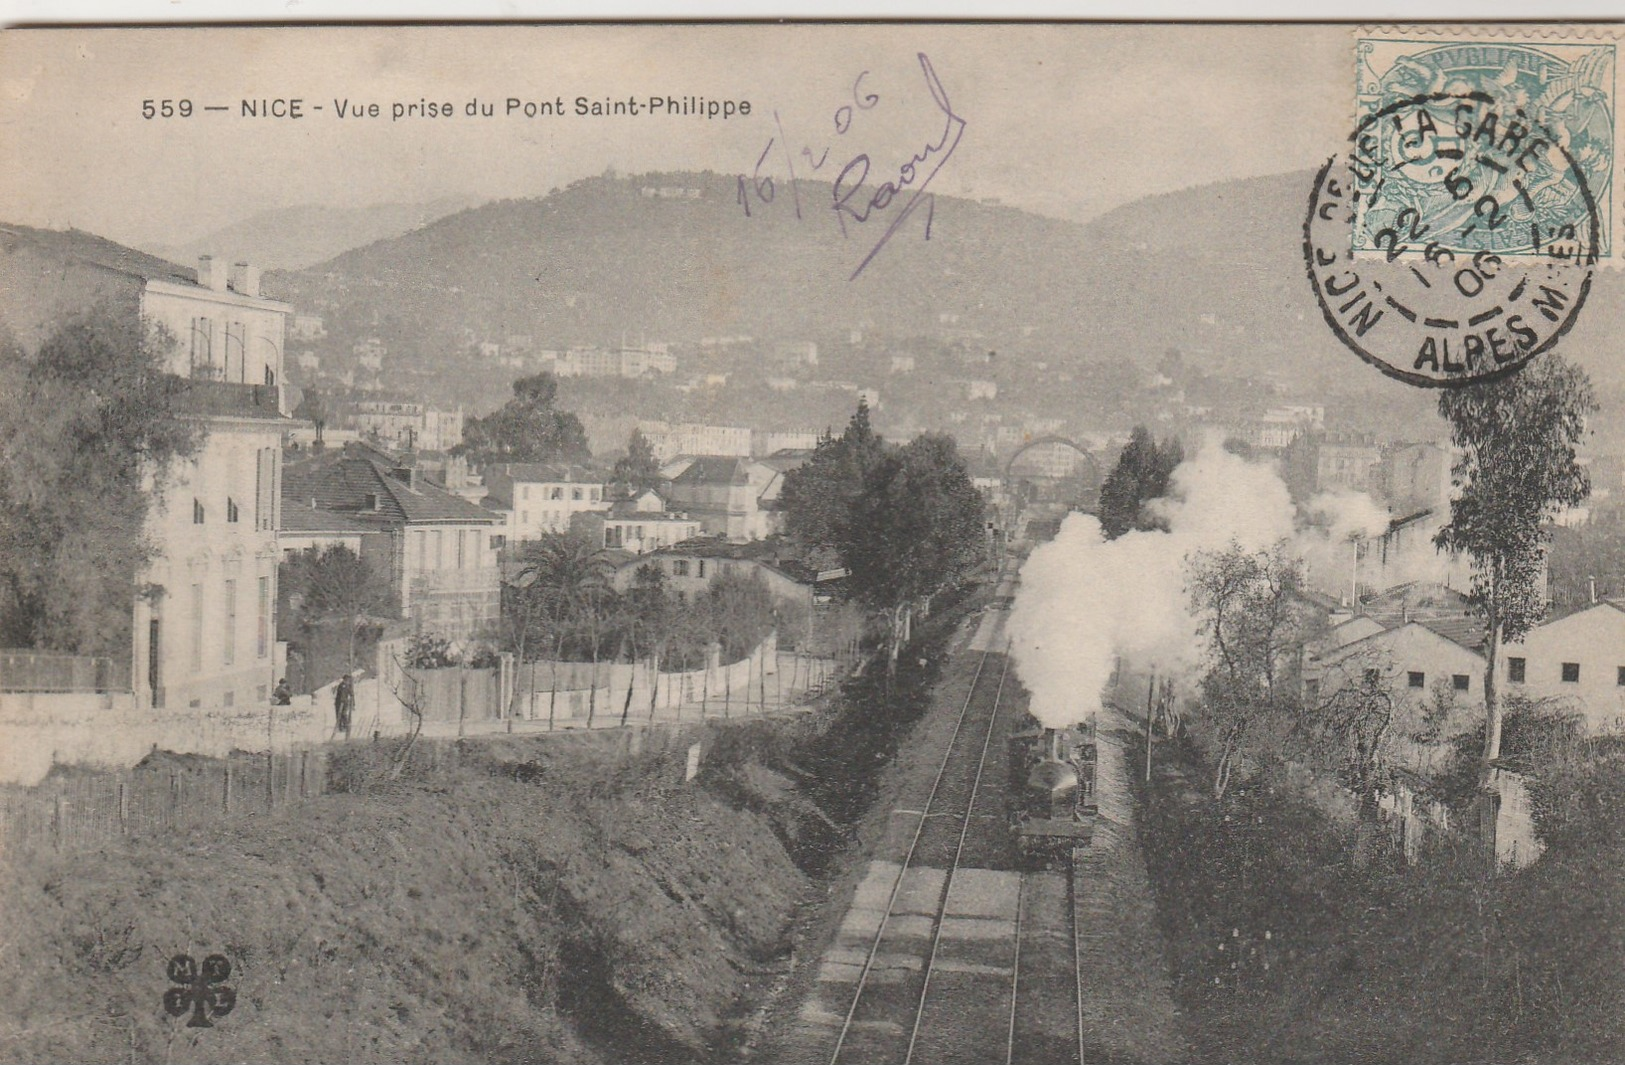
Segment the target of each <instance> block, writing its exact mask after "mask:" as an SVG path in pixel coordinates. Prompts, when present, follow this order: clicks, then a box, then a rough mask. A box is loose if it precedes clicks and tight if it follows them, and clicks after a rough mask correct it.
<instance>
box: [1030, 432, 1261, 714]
mask: <svg viewBox="0 0 1625 1065" xmlns="http://www.w3.org/2000/svg"><path fill="white" fill-rule="evenodd" d="M1153 506H1154V507H1155V509H1156V511H1157V512H1158V513H1159V514H1160V516H1161V517H1162V518H1163V519H1164V520H1166V521H1167V523H1168V531H1167V532H1160V531H1151V532H1141V531H1134V532H1129V533H1126V534H1124V535H1123V536H1121V537H1119V538H1118V539H1116V540H1110V541H1108V540H1104V539H1102V537H1101V533H1100V523H1099V522H1098V521H1097V520H1096V519H1095V518H1094V517H1092V516H1090V515H1086V514H1072V515H1069V516H1068V517H1067V519H1066V520H1065V522H1063V523H1062V525H1061V531H1060V533H1059V534H1058V535H1057V536H1056V538H1055V539H1054V540H1053V541H1051V542H1049V543H1047V544H1042V545H1040V546H1039V547H1037V548H1036V549H1035V550H1034V551H1033V553H1032V555H1031V557H1029V558H1028V559H1027V562H1026V564H1025V565H1023V566H1022V569H1021V588H1020V591H1019V592H1018V593H1017V595H1016V601H1015V604H1014V606H1013V607H1012V609H1011V613H1010V624H1009V629H1008V631H1009V634H1010V637H1011V640H1012V643H1011V654H1013V655H1014V656H1015V659H1016V666H1017V669H1018V670H1019V671H1020V673H1021V679H1022V682H1023V683H1024V684H1026V686H1027V688H1028V690H1029V691H1031V692H1032V703H1031V708H1032V712H1033V714H1034V715H1035V716H1036V717H1037V718H1038V719H1039V720H1040V721H1042V722H1043V723H1044V724H1046V725H1051V726H1057V727H1059V726H1065V725H1070V724H1072V723H1074V722H1076V721H1079V720H1081V719H1083V718H1085V717H1087V716H1088V715H1090V714H1092V713H1093V712H1094V711H1095V710H1097V709H1098V708H1099V706H1100V699H1101V694H1102V692H1103V691H1104V690H1105V687H1106V684H1107V682H1108V680H1109V679H1110V677H1111V673H1112V666H1113V662H1114V659H1115V658H1116V657H1117V656H1118V655H1122V656H1124V657H1125V658H1128V659H1130V660H1132V661H1133V662H1135V663H1136V664H1138V665H1141V666H1151V665H1153V664H1154V665H1155V666H1156V668H1157V669H1159V670H1160V671H1163V672H1170V671H1177V672H1185V671H1188V670H1190V669H1192V668H1194V667H1195V666H1196V664H1197V661H1198V659H1199V657H1200V654H1201V642H1200V640H1199V639H1198V637H1197V629H1198V623H1197V621H1196V619H1195V618H1194V617H1192V615H1191V612H1190V606H1189V600H1188V597H1187V595H1186V592H1185V558H1186V556H1187V555H1189V554H1190V553H1191V552H1193V551H1199V550H1217V549H1220V548H1223V547H1224V546H1226V545H1227V544H1229V543H1230V542H1231V541H1232V540H1234V541H1236V542H1237V543H1239V544H1240V545H1241V546H1243V547H1245V548H1248V549H1250V550H1263V549H1266V548H1268V547H1270V546H1271V545H1273V544H1275V543H1276V542H1277V541H1279V540H1281V539H1283V538H1286V537H1290V536H1292V534H1293V507H1292V501H1291V497H1290V496H1289V495H1288V493H1287V489H1286V486H1285V485H1284V484H1282V483H1281V480H1280V478H1279V477H1277V476H1276V474H1275V472H1274V470H1272V469H1271V468H1269V467H1268V466H1262V465H1255V464H1253V463H1249V462H1247V461H1245V460H1244V459H1242V458H1240V457H1238V456H1236V455H1233V454H1231V453H1230V452H1228V451H1225V450H1224V449H1223V448H1220V447H1217V446H1214V445H1208V446H1205V447H1204V448H1203V449H1202V450H1201V451H1200V452H1198V453H1197V455H1196V457H1195V458H1193V459H1190V460H1188V461H1186V462H1184V463H1182V464H1180V466H1179V467H1178V468H1177V469H1175V470H1174V474H1173V478H1172V482H1171V486H1170V495H1169V498H1167V499H1164V500H1160V501H1158V502H1157V503H1155V504H1153Z"/></svg>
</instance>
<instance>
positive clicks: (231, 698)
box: [220, 692, 237, 706]
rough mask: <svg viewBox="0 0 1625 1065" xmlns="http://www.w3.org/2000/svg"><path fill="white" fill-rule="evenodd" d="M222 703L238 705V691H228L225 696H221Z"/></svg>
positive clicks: (222, 704) (224, 704)
mask: <svg viewBox="0 0 1625 1065" xmlns="http://www.w3.org/2000/svg"><path fill="white" fill-rule="evenodd" d="M220 705H221V706H236V705H237V693H236V692H227V693H226V694H225V695H224V696H222V697H221V699H220Z"/></svg>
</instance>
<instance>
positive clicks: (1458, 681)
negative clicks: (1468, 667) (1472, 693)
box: [1450, 673, 1468, 692]
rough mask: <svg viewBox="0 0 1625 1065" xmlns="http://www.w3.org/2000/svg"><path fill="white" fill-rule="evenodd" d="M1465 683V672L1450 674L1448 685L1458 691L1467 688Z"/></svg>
mask: <svg viewBox="0 0 1625 1065" xmlns="http://www.w3.org/2000/svg"><path fill="white" fill-rule="evenodd" d="M1467 683H1468V681H1467V674H1465V673H1452V674H1451V675H1450V686H1451V687H1452V688H1454V689H1456V690H1457V691H1459V692H1464V691H1466V690H1467Z"/></svg>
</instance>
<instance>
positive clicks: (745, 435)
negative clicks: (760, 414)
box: [638, 421, 751, 462]
mask: <svg viewBox="0 0 1625 1065" xmlns="http://www.w3.org/2000/svg"><path fill="white" fill-rule="evenodd" d="M638 429H639V430H640V431H641V432H642V433H643V435H644V436H645V437H646V438H647V439H648V441H649V444H650V446H651V447H653V448H654V453H655V457H656V458H658V459H659V460H661V461H662V462H665V461H668V460H670V459H674V458H677V457H678V456H680V455H737V456H739V457H741V458H749V457H750V454H751V431H750V429H748V428H746V427H744V426H738V425H697V424H694V423H684V424H680V425H672V424H669V423H667V422H657V421H640V422H638Z"/></svg>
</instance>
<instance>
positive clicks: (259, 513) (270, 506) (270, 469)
mask: <svg viewBox="0 0 1625 1065" xmlns="http://www.w3.org/2000/svg"><path fill="white" fill-rule="evenodd" d="M256 462H257V464H256V466H255V468H254V528H256V529H259V530H261V531H266V530H270V529H275V528H276V497H277V483H276V448H274V447H262V448H260V450H259V454H258V456H257V459H256Z"/></svg>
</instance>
